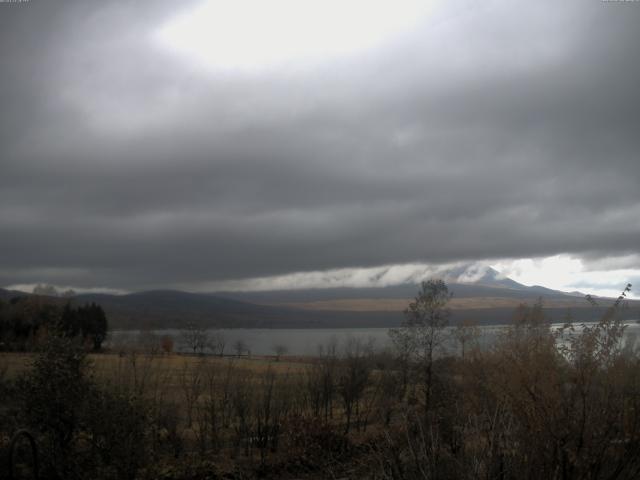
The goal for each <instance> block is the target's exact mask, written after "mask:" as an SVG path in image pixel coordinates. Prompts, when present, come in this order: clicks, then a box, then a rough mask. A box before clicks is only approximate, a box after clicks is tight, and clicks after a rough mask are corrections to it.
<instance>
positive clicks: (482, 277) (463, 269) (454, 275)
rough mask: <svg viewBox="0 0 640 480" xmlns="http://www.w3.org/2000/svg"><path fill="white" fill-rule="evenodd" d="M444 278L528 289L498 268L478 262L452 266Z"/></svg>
mask: <svg viewBox="0 0 640 480" xmlns="http://www.w3.org/2000/svg"><path fill="white" fill-rule="evenodd" d="M444 278H445V280H446V281H447V282H450V283H458V284H471V285H482V286H486V287H500V288H509V289H512V290H526V289H527V287H526V286H525V285H522V284H521V283H518V282H516V281H515V280H512V279H510V278H509V277H507V276H505V275H503V274H502V273H500V272H499V271H497V270H496V269H494V268H492V267H490V266H488V265H482V264H478V263H470V264H466V265H461V266H459V267H456V268H452V269H450V270H448V271H446V272H445V274H444Z"/></svg>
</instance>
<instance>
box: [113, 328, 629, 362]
mask: <svg viewBox="0 0 640 480" xmlns="http://www.w3.org/2000/svg"><path fill="white" fill-rule="evenodd" d="M626 325H627V328H626V330H625V341H627V342H629V341H632V342H635V341H636V338H638V335H639V334H640V324H638V323H637V322H636V321H629V322H626ZM561 326H562V324H559V323H558V324H553V325H552V327H555V328H558V327H561ZM576 327H577V325H576ZM505 328H507V327H506V326H504V325H495V326H494V325H491V326H481V327H478V330H479V333H480V335H479V339H478V341H479V343H480V344H481V345H483V346H487V345H490V344H491V343H492V342H493V341H494V340H495V339H496V337H497V336H498V335H499V333H500V332H501V331H504V330H505ZM447 330H449V331H451V330H453V328H451V327H449V328H448V329H447ZM388 332H389V329H388V328H315V329H314V328H306V329H304V328H282V329H273V328H272V329H268V328H246V329H245V328H235V329H218V330H209V331H207V334H208V336H209V337H210V338H211V337H213V336H214V334H221V335H223V336H224V339H225V343H226V346H225V353H228V354H232V353H234V344H235V343H236V342H238V341H242V342H243V343H244V344H245V345H246V348H247V350H249V351H250V352H251V354H253V355H273V354H274V347H275V346H276V345H282V346H284V347H285V348H286V350H287V354H288V355H316V354H317V353H318V349H319V347H320V346H324V347H326V346H327V345H330V344H332V343H334V344H337V346H338V351H340V349H341V348H342V347H343V346H344V345H345V343H346V342H347V341H348V340H349V339H358V340H360V341H363V342H372V343H373V346H374V348H375V349H377V350H383V349H385V348H387V347H390V346H391V340H390V338H389V333H388ZM152 333H153V334H154V335H157V336H162V335H169V336H171V337H172V338H173V340H174V342H175V347H174V350H175V351H179V352H187V351H189V347H188V345H187V344H186V343H185V341H184V339H183V337H184V335H183V330H179V329H166V330H154V331H153V332H152ZM145 335H146V336H149V332H142V333H141V332H140V331H135V330H126V331H125V330H115V331H113V332H111V334H110V336H109V340H108V344H107V345H113V346H115V345H119V344H126V343H133V344H135V343H140V342H141V341H143V339H144V336H145ZM448 348H449V349H450V350H451V353H454V351H455V348H456V346H455V344H454V342H450V345H449V346H448Z"/></svg>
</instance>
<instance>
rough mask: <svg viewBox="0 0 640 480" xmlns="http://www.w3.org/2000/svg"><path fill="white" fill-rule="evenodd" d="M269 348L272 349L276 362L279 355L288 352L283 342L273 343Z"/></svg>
mask: <svg viewBox="0 0 640 480" xmlns="http://www.w3.org/2000/svg"><path fill="white" fill-rule="evenodd" d="M271 349H272V350H273V353H275V354H276V362H279V361H280V357H281V356H283V355H286V354H287V353H288V352H289V349H288V348H287V346H286V345H283V344H277V345H274V346H273V347H271Z"/></svg>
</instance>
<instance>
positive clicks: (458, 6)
mask: <svg viewBox="0 0 640 480" xmlns="http://www.w3.org/2000/svg"><path fill="white" fill-rule="evenodd" d="M194 6H196V2H191V3H176V2H155V3H154V4H153V5H144V6H142V5H139V4H138V3H134V2H115V1H114V2H110V1H106V2H100V3H99V4H95V3H92V2H79V1H77V2H62V1H53V0H51V1H47V2H44V1H37V0H32V1H31V2H28V3H20V4H0V54H1V58H2V59H3V62H2V88H1V89H0V102H1V104H2V106H3V108H2V109H1V111H0V255H1V261H0V285H15V284H32V283H38V282H47V283H53V284H56V285H70V286H73V288H76V289H78V288H80V289H81V288H83V287H84V288H95V287H103V288H112V289H122V290H137V289H146V288H163V287H172V286H178V285H189V286H192V287H193V288H197V287H198V286H204V285H213V284H219V283H220V282H227V283H228V282H239V281H242V280H243V279H247V278H262V277H273V276H283V275H286V274H289V273H292V272H326V271H340V270H341V269H351V268H379V266H380V265H406V264H429V265H434V264H435V265H439V264H446V263H454V262H461V261H473V260H478V259H488V260H489V261H491V259H502V258H511V259H518V258H531V257H545V256H553V255H557V254H571V255H573V256H574V257H576V258H581V259H584V262H585V263H586V264H588V263H589V262H594V261H600V262H606V261H608V260H606V259H610V258H614V257H615V258H618V259H619V258H621V257H624V258H628V259H630V260H629V261H630V262H633V261H634V260H633V259H635V262H636V264H634V265H629V266H628V268H630V269H633V268H636V269H638V268H640V265H638V264H637V258H638V255H639V254H640V251H639V250H638V249H639V245H640V243H639V240H640V193H639V192H640V189H638V185H639V184H640V158H639V157H638V155H639V154H640V135H638V132H639V131H640V115H638V112H639V111H640V93H639V92H638V85H640V63H638V62H637V46H638V43H639V42H640V29H638V27H637V26H638V24H639V22H640V4H634V3H628V2H584V1H577V0H575V1H573V0H570V1H567V2H562V3H561V4H560V3H558V2H546V1H543V2H507V1H489V2H483V3H482V4H478V3H477V2H466V1H462V0H460V1H458V0H454V1H451V2H442V3H438V2H435V3H433V8H432V9H430V10H429V12H428V13H427V14H425V16H424V17H421V19H420V20H419V21H418V22H417V23H416V24H413V25H411V27H407V29H406V30H403V31H402V32H396V33H394V34H393V35H390V36H389V37H388V38H385V39H384V41H383V42H378V43H377V44H376V45H374V46H371V47H368V48H365V49H363V50H359V51H357V52H348V53H345V54H344V55H333V56H327V57H326V58H324V57H319V58H314V59H313V61H311V60H310V61H304V60H300V59H299V58H296V59H292V60H290V61H281V62H280V63H277V64H272V65H259V68H258V67H256V68H235V67H234V68H226V67H224V66H216V65H206V66H205V65H202V64H200V63H198V62H195V61H194V60H193V58H190V57H187V56H183V55H181V54H180V53H176V52H174V51H171V50H170V49H166V48H164V47H163V45H162V44H161V43H159V42H158V41H157V34H158V29H159V28H161V26H162V25H165V24H166V23H167V22H169V21H170V20H171V19H172V18H173V17H175V16H177V15H179V14H184V12H185V11H188V9H189V8H193V7H194ZM248 15H250V13H248ZM363 15H364V16H363V18H366V12H364V14H363ZM363 21H364V20H363ZM329 26H330V25H329ZM355 28H358V27H357V24H354V29H355ZM292 40H295V39H292ZM259 41H260V39H256V42H259ZM229 48H232V47H231V46H230V47H229ZM398 268H401V267H398ZM615 268H617V269H619V268H620V266H619V265H616V266H615Z"/></svg>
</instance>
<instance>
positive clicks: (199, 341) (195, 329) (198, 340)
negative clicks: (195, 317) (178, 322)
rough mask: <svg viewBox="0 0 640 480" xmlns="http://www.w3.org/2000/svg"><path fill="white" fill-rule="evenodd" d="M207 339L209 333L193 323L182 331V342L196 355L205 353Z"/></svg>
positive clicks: (188, 324)
mask: <svg viewBox="0 0 640 480" xmlns="http://www.w3.org/2000/svg"><path fill="white" fill-rule="evenodd" d="M207 337H208V335H207V331H206V330H205V329H204V328H202V327H200V326H198V325H196V324H195V323H193V322H190V323H187V325H186V327H185V328H184V330H182V341H183V342H184V343H185V344H186V346H187V347H189V349H191V350H192V351H193V353H194V354H195V353H200V354H202V353H203V352H204V349H205V347H206V346H207Z"/></svg>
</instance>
